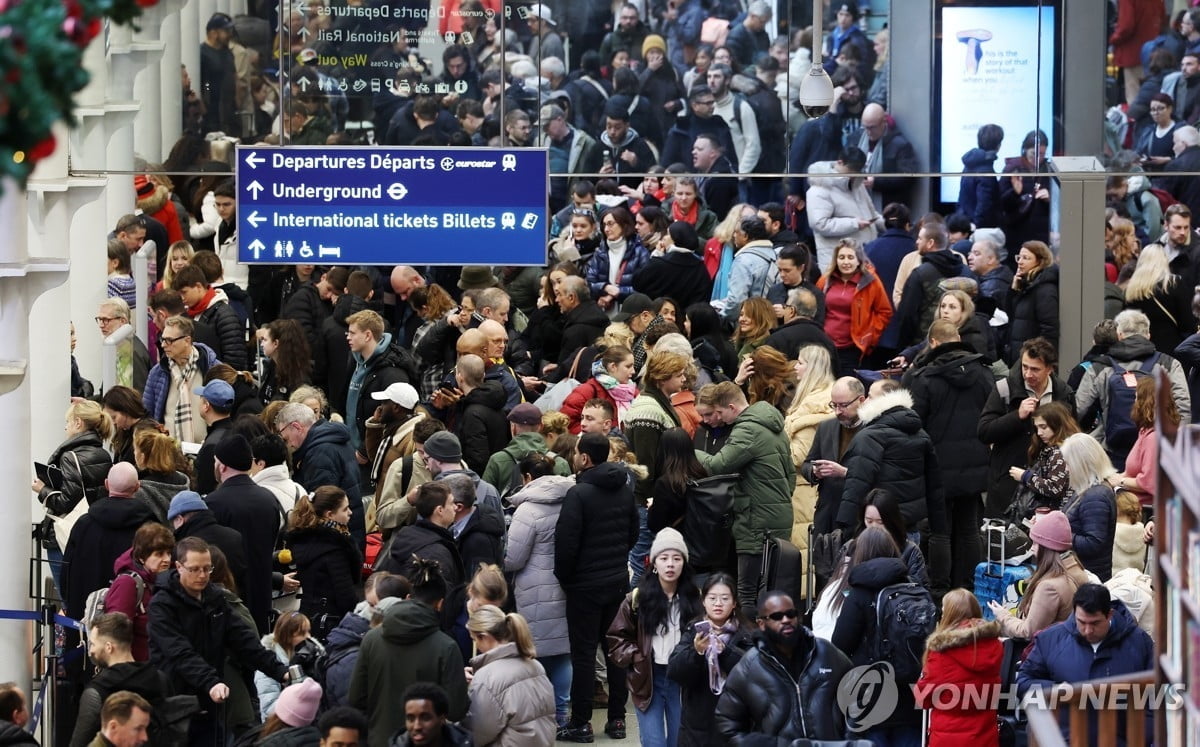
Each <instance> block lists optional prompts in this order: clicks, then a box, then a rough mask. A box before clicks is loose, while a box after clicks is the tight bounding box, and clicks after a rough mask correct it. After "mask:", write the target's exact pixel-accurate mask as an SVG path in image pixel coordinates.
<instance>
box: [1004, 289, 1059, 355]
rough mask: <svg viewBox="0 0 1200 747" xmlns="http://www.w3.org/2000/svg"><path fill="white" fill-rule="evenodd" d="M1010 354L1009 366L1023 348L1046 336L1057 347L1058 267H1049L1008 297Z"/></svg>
mask: <svg viewBox="0 0 1200 747" xmlns="http://www.w3.org/2000/svg"><path fill="white" fill-rule="evenodd" d="M1007 311H1008V320H1009V321H1008V354H1007V355H1006V356H1005V358H1004V360H1005V361H1006V362H1008V363H1009V364H1010V365H1012V363H1013V362H1014V361H1016V360H1017V356H1019V355H1020V353H1021V345H1023V344H1024V343H1025V341H1026V340H1032V339H1033V338H1035V337H1045V338H1046V339H1047V340H1049V341H1050V342H1052V343H1053V344H1054V347H1055V348H1056V349H1057V348H1058V332H1059V319H1058V265H1050V266H1049V267H1047V268H1046V269H1044V270H1042V271H1041V272H1039V273H1038V274H1037V275H1035V276H1034V278H1033V280H1032V281H1030V282H1029V283H1027V284H1025V285H1024V286H1023V287H1021V289H1020V290H1014V291H1011V292H1010V293H1009V294H1008V309H1007Z"/></svg>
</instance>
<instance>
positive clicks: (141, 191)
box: [133, 174, 157, 199]
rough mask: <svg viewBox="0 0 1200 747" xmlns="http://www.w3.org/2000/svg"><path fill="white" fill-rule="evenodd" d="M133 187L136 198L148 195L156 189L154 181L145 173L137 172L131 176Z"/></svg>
mask: <svg viewBox="0 0 1200 747" xmlns="http://www.w3.org/2000/svg"><path fill="white" fill-rule="evenodd" d="M133 188H134V189H135V190H137V196H138V199H141V198H143V197H149V196H150V195H152V194H154V190H155V189H157V187H156V185H155V184H154V182H152V181H150V179H148V178H147V177H146V175H145V174H138V175H137V176H135V177H133Z"/></svg>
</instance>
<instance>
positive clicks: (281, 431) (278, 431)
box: [275, 423, 295, 436]
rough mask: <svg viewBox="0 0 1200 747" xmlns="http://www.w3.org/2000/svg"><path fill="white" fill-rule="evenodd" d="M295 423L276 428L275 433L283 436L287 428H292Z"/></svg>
mask: <svg viewBox="0 0 1200 747" xmlns="http://www.w3.org/2000/svg"><path fill="white" fill-rule="evenodd" d="M293 425H295V423H288V424H287V425H285V426H283V427H282V428H279V429H278V430H276V431H275V433H277V434H279V435H280V436H283V434H284V433H286V432H287V429H288V428H291V427H292V426H293Z"/></svg>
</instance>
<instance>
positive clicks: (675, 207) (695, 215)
mask: <svg viewBox="0 0 1200 747" xmlns="http://www.w3.org/2000/svg"><path fill="white" fill-rule="evenodd" d="M671 220H672V221H677V220H681V221H683V222H684V223H690V224H691V225H693V226H694V225H696V221H698V220H700V202H699V201H698V200H697V201H695V202H693V203H692V206H691V207H690V208H688V209H687V210H686V211H685V210H681V209H680V208H679V203H678V202H676V201H674V200H672V201H671Z"/></svg>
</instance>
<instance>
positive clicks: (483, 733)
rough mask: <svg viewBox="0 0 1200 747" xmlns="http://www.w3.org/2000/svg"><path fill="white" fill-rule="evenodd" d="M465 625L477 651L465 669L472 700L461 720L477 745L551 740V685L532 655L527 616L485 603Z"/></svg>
mask: <svg viewBox="0 0 1200 747" xmlns="http://www.w3.org/2000/svg"><path fill="white" fill-rule="evenodd" d="M467 630H468V631H469V632H470V634H471V638H472V639H473V640H474V641H475V646H476V648H477V649H478V650H479V655H478V656H476V657H474V658H472V659H471V663H470V667H469V668H468V672H469V674H468V678H469V679H468V682H469V683H470V684H469V685H468V687H467V697H468V698H469V699H470V701H471V705H470V709H469V710H468V711H467V718H466V721H465V725H467V726H468V727H469V728H470V729H471V734H472V736H474V738H475V744H477V745H479V747H485V745H512V747H525V746H526V745H549V744H552V743H553V742H554V737H555V733H556V732H557V725H556V723H555V721H554V688H552V687H551V686H550V680H549V679H548V678H547V677H546V670H545V669H543V668H542V665H541V664H539V663H538V661H537V659H536V657H537V650H536V649H535V648H534V645H533V635H532V634H531V633H530V631H529V624H528V623H527V622H525V618H524V617H522V616H521V615H520V614H518V613H516V612H509V613H508V614H505V613H504V612H503V611H502V610H501V609H500V608H499V607H496V606H495V605H491V604H488V605H484V606H482V607H480V608H479V609H477V610H475V611H474V612H472V613H471V617H470V618H469V619H468V620H467Z"/></svg>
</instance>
